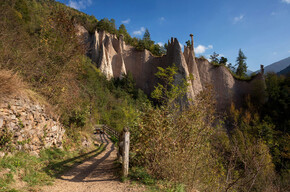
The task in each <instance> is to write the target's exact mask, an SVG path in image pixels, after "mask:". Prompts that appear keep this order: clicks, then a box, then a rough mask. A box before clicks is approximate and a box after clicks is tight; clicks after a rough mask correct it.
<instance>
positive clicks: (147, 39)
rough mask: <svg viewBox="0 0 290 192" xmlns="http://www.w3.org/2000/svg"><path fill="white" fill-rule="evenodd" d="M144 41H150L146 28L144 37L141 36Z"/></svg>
mask: <svg viewBox="0 0 290 192" xmlns="http://www.w3.org/2000/svg"><path fill="white" fill-rule="evenodd" d="M143 40H144V41H151V37H150V33H149V30H148V29H147V28H146V30H145V33H144V36H143Z"/></svg>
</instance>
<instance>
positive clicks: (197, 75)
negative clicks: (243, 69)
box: [79, 27, 264, 110]
mask: <svg viewBox="0 0 290 192" xmlns="http://www.w3.org/2000/svg"><path fill="white" fill-rule="evenodd" d="M79 29H80V30H79V31H80V33H79V34H80V35H83V36H84V38H85V39H86V40H87V41H88V43H89V44H90V49H89V55H90V57H91V58H92V60H93V61H94V62H95V63H96V64H97V66H98V68H99V69H100V70H101V71H102V72H103V73H104V74H105V75H106V76H107V78H108V79H110V78H113V77H122V75H123V74H126V73H128V72H130V73H132V75H133V77H134V79H135V81H136V84H137V87H138V88H140V89H142V90H143V91H144V92H145V93H146V94H148V95H149V94H150V93H151V92H152V91H153V90H154V86H156V85H157V82H158V79H157V78H156V77H155V75H154V74H155V73H156V72H157V67H163V68H165V67H168V66H170V65H172V64H173V63H174V64H175V65H176V66H177V67H178V73H177V75H176V76H175V83H178V82H181V81H182V79H184V78H186V77H188V76H189V75H190V74H192V75H193V79H192V80H191V81H190V86H189V90H188V94H187V96H186V98H187V99H186V101H185V102H183V104H185V103H188V101H189V100H188V99H193V100H194V98H195V96H196V95H197V94H198V93H199V92H200V91H202V90H203V89H204V88H205V87H206V85H207V84H212V85H213V88H214V91H215V95H216V99H217V107H218V109H219V110H225V109H226V108H228V107H229V106H230V104H231V102H234V103H235V104H236V105H238V106H239V105H241V103H242V101H243V98H244V97H245V96H246V95H247V94H252V92H253V90H254V89H255V85H256V84H258V83H257V82H261V83H262V84H263V82H264V79H263V76H262V75H257V76H256V78H254V79H253V80H251V81H241V80H237V79H235V78H234V77H233V76H232V74H231V73H230V72H229V71H228V69H227V68H226V67H224V66H220V67H215V66H213V65H212V64H210V63H209V62H208V61H207V60H205V59H197V58H195V53H194V50H193V40H192V46H191V47H184V52H182V50H181V47H180V45H179V42H178V40H177V39H176V38H175V39H173V38H171V40H170V41H168V49H167V54H166V55H163V56H162V57H155V56H153V55H152V54H151V53H150V52H149V51H148V50H144V51H137V50H136V49H135V48H134V47H132V46H130V45H126V44H125V42H124V41H123V37H122V36H120V37H119V38H117V37H116V36H115V35H112V34H108V33H106V32H103V31H101V32H98V31H96V32H95V33H94V34H91V35H89V34H88V33H87V31H85V30H84V28H83V27H79Z"/></svg>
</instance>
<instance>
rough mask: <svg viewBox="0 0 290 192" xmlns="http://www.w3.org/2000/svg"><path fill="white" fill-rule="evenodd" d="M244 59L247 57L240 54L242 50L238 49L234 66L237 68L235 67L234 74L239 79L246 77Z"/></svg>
mask: <svg viewBox="0 0 290 192" xmlns="http://www.w3.org/2000/svg"><path fill="white" fill-rule="evenodd" d="M246 59H247V57H246V56H245V54H244V53H243V52H242V50H241V49H240V50H239V56H238V57H237V60H236V62H237V63H236V65H235V66H238V67H237V71H236V74H237V75H238V76H240V77H243V76H245V75H246V72H247V68H248V67H247V63H246Z"/></svg>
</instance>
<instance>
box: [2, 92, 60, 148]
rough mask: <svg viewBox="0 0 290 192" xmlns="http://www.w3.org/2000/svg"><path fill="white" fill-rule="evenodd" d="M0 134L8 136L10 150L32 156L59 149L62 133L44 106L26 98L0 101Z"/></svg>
mask: <svg viewBox="0 0 290 192" xmlns="http://www.w3.org/2000/svg"><path fill="white" fill-rule="evenodd" d="M0 131H1V132H2V133H6V134H8V135H10V139H11V142H12V146H11V147H14V148H15V149H16V150H23V151H28V152H31V153H32V154H38V153H39V151H40V150H41V149H43V148H49V147H53V146H54V147H59V148H61V147H62V140H63V136H64V132H65V130H64V128H63V126H62V125H61V124H60V123H59V121H58V119H57V118H55V117H53V116H52V115H50V114H49V113H48V112H47V111H46V107H45V106H44V105H41V104H39V103H37V102H33V101H32V100H31V99H29V98H27V97H8V98H3V99H1V101H0Z"/></svg>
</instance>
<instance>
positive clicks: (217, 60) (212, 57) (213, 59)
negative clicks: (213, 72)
mask: <svg viewBox="0 0 290 192" xmlns="http://www.w3.org/2000/svg"><path fill="white" fill-rule="evenodd" d="M218 56H219V54H217V53H216V52H213V54H212V55H211V56H210V59H211V63H215V64H218V63H219V59H218Z"/></svg>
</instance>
